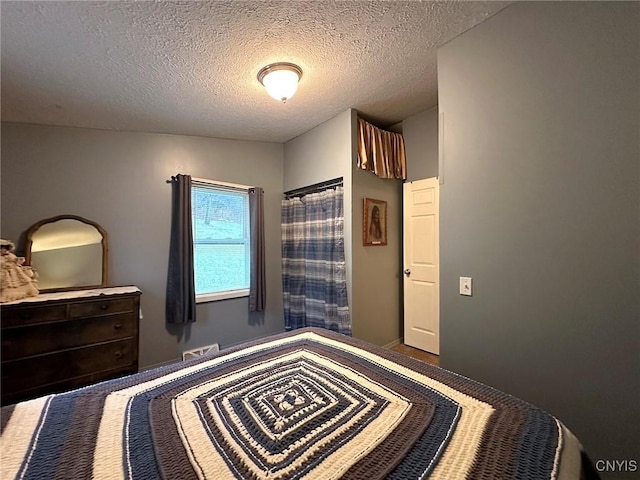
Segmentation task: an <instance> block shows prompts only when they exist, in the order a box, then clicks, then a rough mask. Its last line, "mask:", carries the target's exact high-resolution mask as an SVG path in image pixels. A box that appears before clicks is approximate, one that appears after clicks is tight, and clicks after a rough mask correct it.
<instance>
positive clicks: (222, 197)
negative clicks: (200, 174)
mask: <svg viewBox="0 0 640 480" xmlns="http://www.w3.org/2000/svg"><path fill="white" fill-rule="evenodd" d="M246 198H247V194H246V193H236V192H224V191H216V190H213V189H209V188H194V189H193V202H192V204H193V205H192V208H193V241H194V243H199V242H200V241H202V240H221V239H228V238H233V239H244V238H245V221H244V220H245V208H246V205H245V204H246Z"/></svg>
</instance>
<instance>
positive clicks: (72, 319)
mask: <svg viewBox="0 0 640 480" xmlns="http://www.w3.org/2000/svg"><path fill="white" fill-rule="evenodd" d="M0 318H1V323H2V332H1V338H2V351H1V355H2V365H1V366H0V369H1V372H2V384H1V389H0V394H1V397H2V405H9V404H12V403H16V402H18V401H22V400H26V399H30V398H34V397H37V396H41V395H46V394H50V393H57V392H61V391H65V390H70V389H73V388H77V387H82V386H85V385H88V384H90V383H94V382H97V381H101V380H107V379H111V378H116V377H120V376H123V375H128V374H131V373H136V372H137V371H138V326H139V318H140V290H138V289H137V288H136V287H113V288H101V289H95V290H77V291H74V292H60V293H44V294H40V295H38V296H37V297H33V298H28V299H25V300H22V301H18V302H11V303H6V304H0Z"/></svg>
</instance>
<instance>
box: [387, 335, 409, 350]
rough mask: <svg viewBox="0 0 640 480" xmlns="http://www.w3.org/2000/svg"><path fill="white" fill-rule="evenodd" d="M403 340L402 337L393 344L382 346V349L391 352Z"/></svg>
mask: <svg viewBox="0 0 640 480" xmlns="http://www.w3.org/2000/svg"><path fill="white" fill-rule="evenodd" d="M403 340H404V337H400V338H398V339H397V340H394V341H393V342H389V343H387V344H386V345H383V346H382V348H386V349H387V350H391V349H392V348H393V347H395V346H397V345H400V344H401V343H402V342H403Z"/></svg>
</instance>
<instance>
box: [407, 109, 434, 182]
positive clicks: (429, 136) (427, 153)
mask: <svg viewBox="0 0 640 480" xmlns="http://www.w3.org/2000/svg"><path fill="white" fill-rule="evenodd" d="M402 136H403V137H404V148H405V152H406V155H407V182H413V181H415V180H422V179H425V178H431V177H437V176H438V107H433V108H430V109H429V110H425V111H423V112H420V113H418V114H416V115H413V116H411V117H408V118H406V119H404V120H403V121H402Z"/></svg>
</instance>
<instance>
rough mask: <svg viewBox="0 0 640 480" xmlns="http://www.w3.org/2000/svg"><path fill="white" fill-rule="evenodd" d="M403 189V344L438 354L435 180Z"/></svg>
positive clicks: (438, 320) (437, 258) (436, 203)
mask: <svg viewBox="0 0 640 480" xmlns="http://www.w3.org/2000/svg"><path fill="white" fill-rule="evenodd" d="M403 188H404V191H403V202H402V203H403V232H404V246H403V247H404V255H403V257H404V343H405V344H407V345H410V346H412V347H416V348H419V349H421V350H426V351H428V352H431V353H435V354H440V280H439V277H440V266H439V265H440V262H439V228H438V223H439V220H438V208H439V206H438V200H439V190H438V179H437V178H428V179H426V180H418V181H415V182H407V183H405V184H404V187H403Z"/></svg>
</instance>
